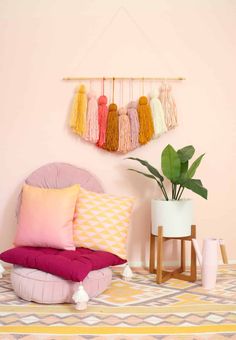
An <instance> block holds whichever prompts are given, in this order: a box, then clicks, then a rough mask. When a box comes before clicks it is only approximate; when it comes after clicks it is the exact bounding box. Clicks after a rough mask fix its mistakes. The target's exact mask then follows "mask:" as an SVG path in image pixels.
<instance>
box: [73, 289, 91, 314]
mask: <svg viewBox="0 0 236 340" xmlns="http://www.w3.org/2000/svg"><path fill="white" fill-rule="evenodd" d="M72 299H73V301H74V302H75V303H76V307H75V308H76V309H77V310H85V309H86V308H87V304H88V301H89V296H88V294H87V292H86V290H85V289H84V287H83V284H82V283H80V285H79V288H78V290H76V291H75V292H74V294H73V296H72Z"/></svg>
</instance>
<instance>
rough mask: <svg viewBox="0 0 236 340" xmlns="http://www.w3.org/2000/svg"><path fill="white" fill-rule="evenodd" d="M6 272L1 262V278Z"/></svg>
mask: <svg viewBox="0 0 236 340" xmlns="http://www.w3.org/2000/svg"><path fill="white" fill-rule="evenodd" d="M4 272H5V269H4V268H3V266H2V265H1V263H0V279H1V278H2V277H3V273H4Z"/></svg>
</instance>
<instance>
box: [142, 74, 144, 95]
mask: <svg viewBox="0 0 236 340" xmlns="http://www.w3.org/2000/svg"><path fill="white" fill-rule="evenodd" d="M142 96H144V78H143V79H142Z"/></svg>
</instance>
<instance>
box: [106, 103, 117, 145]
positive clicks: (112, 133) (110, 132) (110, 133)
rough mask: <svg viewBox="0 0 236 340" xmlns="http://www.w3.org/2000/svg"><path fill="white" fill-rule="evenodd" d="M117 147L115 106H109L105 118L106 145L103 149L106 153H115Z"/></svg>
mask: <svg viewBox="0 0 236 340" xmlns="http://www.w3.org/2000/svg"><path fill="white" fill-rule="evenodd" d="M118 146H119V118H118V112H117V105H116V104H110V105H109V110H108V116H107V130H106V143H105V146H104V148H105V149H106V150H108V151H117V150H118Z"/></svg>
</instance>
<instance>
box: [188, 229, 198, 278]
mask: <svg viewBox="0 0 236 340" xmlns="http://www.w3.org/2000/svg"><path fill="white" fill-rule="evenodd" d="M191 238H192V239H193V238H196V226H195V225H192V226H191ZM190 273H191V274H190V278H191V281H192V282H194V281H196V279H197V259H196V252H195V249H194V246H193V242H191V268H190Z"/></svg>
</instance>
